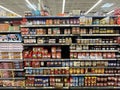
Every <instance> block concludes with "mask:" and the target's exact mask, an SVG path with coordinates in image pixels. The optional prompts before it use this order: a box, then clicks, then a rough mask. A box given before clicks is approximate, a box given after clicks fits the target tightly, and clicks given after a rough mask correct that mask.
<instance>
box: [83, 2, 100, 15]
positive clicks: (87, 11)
mask: <svg viewBox="0 0 120 90" xmlns="http://www.w3.org/2000/svg"><path fill="white" fill-rule="evenodd" d="M101 1H102V0H99V1H98V2H97V3H96V4H94V5H93V6H92V7H91V8H90V9H89V10H88V11H87V12H85V15H86V14H88V13H89V12H90V11H92V10H93V9H94V8H95V7H96V6H97V5H98V4H100V3H101Z"/></svg>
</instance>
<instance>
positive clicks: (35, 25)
mask: <svg viewBox="0 0 120 90" xmlns="http://www.w3.org/2000/svg"><path fill="white" fill-rule="evenodd" d="M20 27H21V28H22V27H70V24H68V25H21V26H20Z"/></svg>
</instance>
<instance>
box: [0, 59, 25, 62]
mask: <svg viewBox="0 0 120 90" xmlns="http://www.w3.org/2000/svg"><path fill="white" fill-rule="evenodd" d="M0 62H23V60H21V59H20V60H16V59H15V60H10V59H8V60H7V59H2V60H0Z"/></svg>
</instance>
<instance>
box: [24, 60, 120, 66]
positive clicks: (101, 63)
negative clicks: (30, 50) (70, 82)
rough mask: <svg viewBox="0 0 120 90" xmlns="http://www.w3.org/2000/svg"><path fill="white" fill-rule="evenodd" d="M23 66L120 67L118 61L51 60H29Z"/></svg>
mask: <svg viewBox="0 0 120 90" xmlns="http://www.w3.org/2000/svg"><path fill="white" fill-rule="evenodd" d="M24 66H25V67H33V68H35V67H38V68H40V67H54V68H55V67H72V68H74V67H78V68H84V67H86V68H87V67H89V68H90V67H91V68H92V67H119V66H120V61H113V60H111V61H101V60H99V61H94V60H93V61H90V60H89V61H86V60H84V61H83V60H81V61H80V60H76V61H73V60H70V61H65V60H62V61H60V60H58V61H55V60H51V61H49V60H48V61H47V62H46V61H45V60H42V61H38V60H36V59H33V60H32V61H30V60H29V59H28V60H27V61H25V62H24Z"/></svg>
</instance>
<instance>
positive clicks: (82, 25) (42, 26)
mask: <svg viewBox="0 0 120 90" xmlns="http://www.w3.org/2000/svg"><path fill="white" fill-rule="evenodd" d="M20 27H120V25H69V24H68V25H21V26H20Z"/></svg>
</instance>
